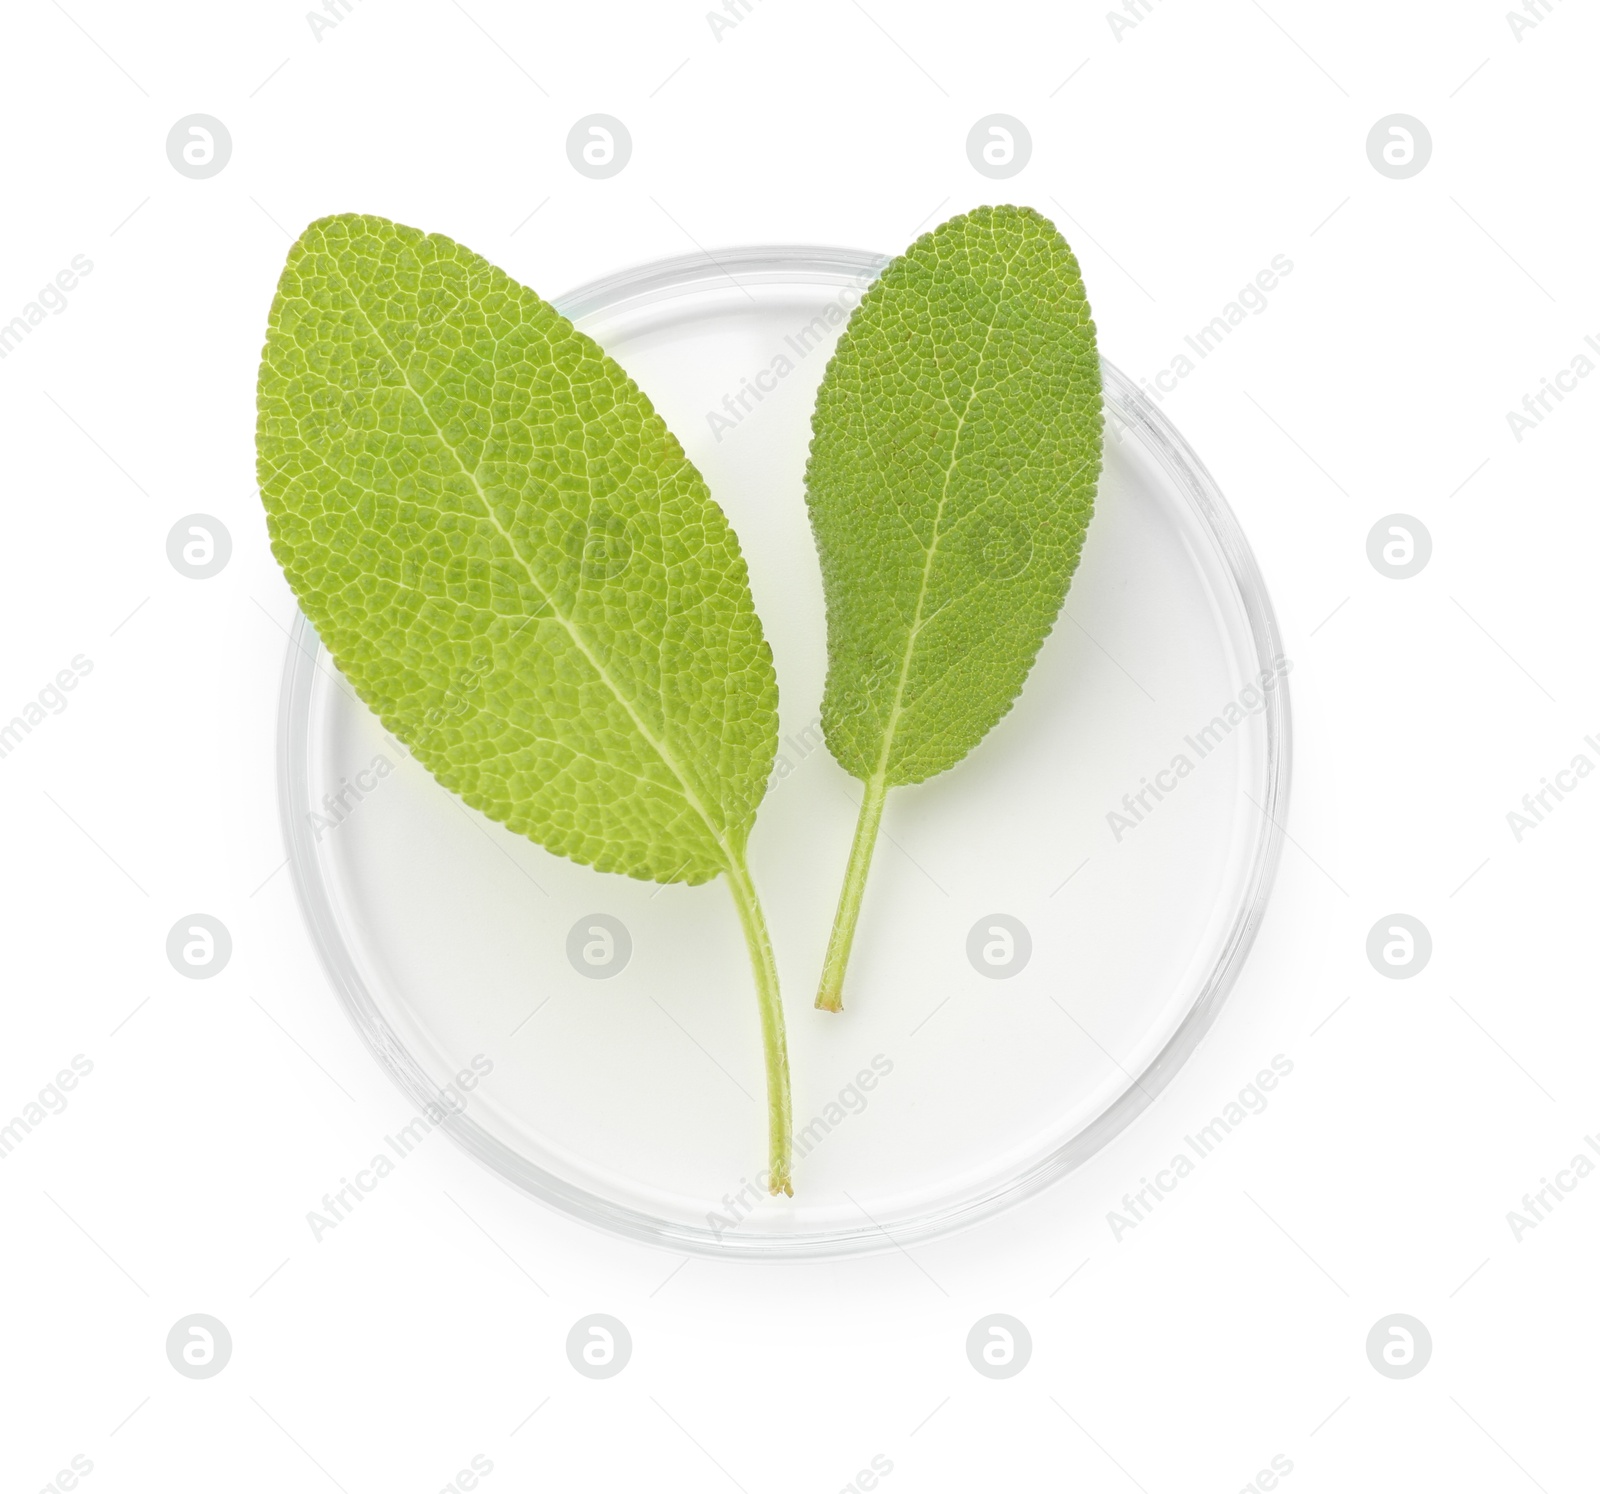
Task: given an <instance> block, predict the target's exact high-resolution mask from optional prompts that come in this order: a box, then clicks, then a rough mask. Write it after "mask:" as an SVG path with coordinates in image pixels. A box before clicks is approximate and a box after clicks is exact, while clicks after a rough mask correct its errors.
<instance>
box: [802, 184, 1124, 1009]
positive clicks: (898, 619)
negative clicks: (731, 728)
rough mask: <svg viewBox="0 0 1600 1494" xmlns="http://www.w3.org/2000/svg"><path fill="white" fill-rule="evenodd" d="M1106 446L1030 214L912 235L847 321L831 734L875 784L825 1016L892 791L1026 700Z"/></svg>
mask: <svg viewBox="0 0 1600 1494" xmlns="http://www.w3.org/2000/svg"><path fill="white" fill-rule="evenodd" d="M1100 455H1101V397H1100V364H1099V357H1098V354H1097V352H1096V348H1095V333H1094V323H1093V322H1092V321H1091V319H1090V315H1089V305H1088V301H1087V300H1086V298H1085V296H1084V290H1083V281H1082V277H1081V276H1080V274H1079V271H1078V263H1077V260H1076V259H1075V258H1074V257H1073V254H1072V251H1071V249H1069V248H1068V247H1067V243H1066V240H1065V239H1063V238H1062V237H1061V235H1060V233H1058V232H1057V230H1056V228H1055V226H1054V225H1053V224H1052V223H1050V221H1049V220H1048V219H1046V218H1044V217H1042V216H1041V215H1040V214H1038V213H1036V212H1034V211H1033V210H1032V209H1030V208H1021V207H993V208H988V207H985V208H978V209H976V210H974V211H973V212H971V213H966V214H963V215H962V216H960V217H957V218H952V219H950V220H949V221H948V222H947V223H943V224H941V225H940V226H939V227H938V228H936V229H934V230H933V232H931V233H928V234H924V235H923V237H922V238H920V239H918V240H917V242H916V243H915V244H913V245H912V246H911V248H910V249H909V250H907V251H906V253H905V254H903V255H901V256H900V257H899V258H898V259H896V260H894V261H893V262H892V263H891V264H890V265H889V266H888V268H887V269H886V270H885V271H884V273H883V275H882V276H881V277H880V278H879V280H878V281H877V282H876V283H875V284H874V285H873V287H872V288H871V290H869V291H868V292H867V294H866V296H865V297H864V298H863V300H862V302H861V304H860V306H859V307H857V309H856V312H855V314H854V315H853V316H852V317H851V319H850V324H849V326H848V327H846V329H845V332H844V335H843V337H842V338H841V339H840V342H839V346H838V348H837V350H836V351H835V353H834V356H833V359H832V361H831V362H830V363H829V365H828V370H827V373H826V375H825V376H824V378H823V381H822V388H821V390H820V392H819V393H818V396H817V405H816V411H815V414H814V416H813V420H812V441H811V457H810V461H809V463H808V465H807V468H806V495H807V503H808V506H809V508H810V514H811V524H812V530H813V532H814V534H815V536H816V542H817V550H818V554H819V556H820V558H821V563H822V580H823V589H824V592H825V594H826V597H827V605H828V679H827V686H826V690H825V693H824V696H823V704H822V721H823V729H824V731H825V733H826V735H827V741H828V746H829V748H830V749H831V751H832V752H833V755H834V756H835V757H836V758H837V759H838V761H839V763H840V764H841V765H842V766H843V767H844V768H845V769H846V770H847V771H848V772H850V773H851V774H853V775H854V776H855V777H857V778H859V779H860V780H861V781H862V783H863V784H864V785H865V794H864V796H863V802H862V813H861V821H860V823H859V824H858V827H857V834H856V843H855V846H854V848H853V849H852V853H851V859H850V865H849V867H848V868H847V871H846V878H845V888H844V892H843V894H842V896H841V899H840V908H839V917H838V919H837V920H836V922H835V926H834V937H833V941H832V943H831V944H830V946H829V953H828V963H827V967H826V969H825V971H824V975H823V982H822V988H821V990H820V992H819V994H818V999H817V1000H818V1005H819V1006H824V1007H827V1008H828V1009H830V1010H837V1009H838V1006H839V1000H840V992H841V988H842V983H843V977H844V969H845V964H846V961H847V960H848V957H849V948H850V941H851V938H852V937H853V934H854V928H855V919H856V915H857V913H858V912H859V908H860V899H861V892H862V889H863V888H864V886H865V882H866V874H867V869H868V867H869V865H870V862H871V855H872V847H873V844H874V842H875V840H876V836H877V829H878V822H879V819H880V818H881V815H882V812H883V802H884V798H885V796H886V795H887V792H888V790H889V789H890V788H891V787H894V786H896V785H900V784H908V783H918V782H921V781H922V780H923V779H926V778H929V777H932V776H933V775H934V774H936V773H942V772H943V771H945V770H946V769H947V768H950V767H952V766H954V765H955V764H956V763H958V762H960V761H961V759H962V758H963V757H965V756H966V755H967V753H969V752H970V751H971V750H972V749H973V748H974V747H975V746H976V745H977V744H978V743H979V742H980V741H981V740H982V739H983V737H984V736H985V734H986V733H987V732H988V731H989V730H990V728H992V727H993V726H994V724H995V723H996V722H997V721H998V720H999V719H1000V718H1001V717H1002V716H1003V715H1005V713H1006V712H1007V711H1008V710H1010V708H1011V705H1012V702H1013V701H1014V700H1015V699H1016V697H1017V695H1018V693H1019V692H1020V691H1021V689H1022V686H1023V683H1024V681H1025V680H1026V679H1027V676H1028V671H1029V670H1030V669H1031V668H1032V667H1033V661H1034V659H1035V658H1036V657H1037V655H1038V652H1039V648H1040V645H1041V644H1042V643H1043V642H1044V639H1045V636H1046V635H1047V634H1048V633H1049V631H1050V629H1051V627H1052V626H1053V625H1054V623H1055V619H1056V616H1057V614H1058V613H1059V612H1060V610H1061V604H1062V601H1063V600H1064V599H1065V597H1066V593H1067V587H1068V585H1069V584H1070V582H1071V580H1072V573H1073V571H1074V569H1075V568H1076V566H1077V563H1078V556H1079V553H1080V552H1081V550H1082V547H1083V537H1084V531H1085V529H1086V528H1087V526H1088V523H1089V518H1090V515H1091V513H1092V512H1093V508H1094V494H1095V487H1096V484H1097V482H1098V480H1099V473H1100Z"/></svg>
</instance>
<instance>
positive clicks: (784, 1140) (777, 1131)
mask: <svg viewBox="0 0 1600 1494" xmlns="http://www.w3.org/2000/svg"><path fill="white" fill-rule="evenodd" d="M728 888H729V890H730V891H731V892H732V893H733V905H734V907H736V908H737V909H738V910H739V923H740V925H741V926H742V927H743V929H744V940H745V944H746V945H747V946H748V947H749V950H750V968H751V970H752V972H753V973H754V975H755V978H756V1002H757V1005H758V1006H759V1008H760V1011H761V1047H762V1050H763V1052H764V1053H765V1055H766V1062H767V1166H768V1174H767V1191H768V1192H769V1193H773V1194H778V1193H787V1194H790V1195H793V1193H794V1185H793V1181H792V1179H791V1177H790V1161H791V1150H792V1148H791V1136H792V1132H793V1129H794V1114H793V1105H792V1104H791V1101H790V1098H789V1049H788V1044H787V1042H786V1041H785V1039H784V1030H783V999H782V997H781V996H780V995H779V992H778V962H777V959H776V958H775V956H774V955H773V952H772V936H771V935H770V934H769V933H768V932H767V919H766V915H765V914H764V913H763V912H762V911H761V899H760V898H759V897H757V896H756V889H755V883H754V882H752V881H751V880H750V868H749V866H748V865H746V863H745V859H744V852H743V851H742V850H741V851H740V852H739V853H738V854H737V855H734V856H731V857H730V858H729V864H728Z"/></svg>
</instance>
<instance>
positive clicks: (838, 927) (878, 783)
mask: <svg viewBox="0 0 1600 1494" xmlns="http://www.w3.org/2000/svg"><path fill="white" fill-rule="evenodd" d="M865 787H866V792H865V793H863V794H862V796H861V813H860V814H859V815H858V816H857V818H856V834H855V839H854V840H853V841H852V842H851V843H850V860H849V862H848V863H847V864H846V866H845V869H844V886H843V887H841V888H840V889H839V909H838V912H836V913H835V914H834V916H833V933H832V934H831V935H829V937H828V957H827V959H826V960H824V961H823V965H822V980H821V981H820V982H819V984H818V986H817V1002H816V1004H817V1009H818V1010H819V1011H824V1012H837V1011H843V1010H844V973H845V969H846V967H847V966H848V965H849V963H850V947H851V945H852V944H854V943H855V937H856V920H857V919H859V918H860V916H861V896H862V894H863V893H864V892H865V891H866V889H867V872H868V871H869V870H870V869H871V867H872V852H873V849H874V847H875V846H876V845H877V843H878V826H879V825H880V824H881V823H882V821H883V803H884V800H885V799H887V798H888V796H889V786H888V784H886V783H885V782H884V780H883V776H882V775H881V774H880V775H879V776H878V777H876V778H874V779H873V780H872V781H871V782H870V783H868V784H867V785H866V786H865Z"/></svg>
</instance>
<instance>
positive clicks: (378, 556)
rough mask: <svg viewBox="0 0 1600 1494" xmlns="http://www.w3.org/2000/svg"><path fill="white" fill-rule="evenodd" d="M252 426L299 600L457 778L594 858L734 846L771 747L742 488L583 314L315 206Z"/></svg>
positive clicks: (647, 873)
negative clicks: (699, 457) (689, 452)
mask: <svg viewBox="0 0 1600 1494" xmlns="http://www.w3.org/2000/svg"><path fill="white" fill-rule="evenodd" d="M257 451H258V458H259V461H258V468H259V477H260V483H261V495H262V499H263V501H264V502H265V504H266V508H267V516H268V529H269V531H270V534H271V537H272V550H273V554H274V555H276V556H277V558H278V560H279V562H280V564H281V565H282V566H283V569H284V573H285V575H287V577H288V578H289V583H290V585H291V586H292V587H293V588H294V590H295V593H296V595H297V596H298V597H299V598H300V603H301V606H302V607H303V608H304V609H305V612H306V615H307V616H308V617H309V618H310V619H311V621H312V622H313V623H314V624H315V625H316V628H317V631H318V632H319V633H320V634H321V636H322V640H323V642H324V643H325V644H326V645H327V647H328V650H329V652H330V653H331V654H332V655H333V657H334V659H335V660H336V661H337V663H338V665H339V668H340V670H341V671H342V672H343V673H344V675H345V677H346V678H347V679H348V680H349V681H350V683H351V684H352V685H353V686H354V687H355V689H356V691H357V693H358V694H359V695H360V696H361V698H362V699H363V700H364V701H366V702H367V704H368V705H369V706H371V707H372V709H373V710H374V711H375V712H376V713H377V715H378V716H379V717H380V718H381V719H382V721H383V723H384V725H385V726H386V727H388V728H389V730H390V731H392V732H394V733H395V735H396V736H398V737H399V738H400V739H401V740H402V741H404V742H405V743H406V744H407V745H408V746H409V747H410V748H411V749H412V751H413V752H414V753H415V754H416V756H417V758H418V759H419V760H420V761H421V762H422V763H423V764H425V765H426V766H427V768H428V769H429V770H430V771H431V772H432V773H433V774H434V775H435V776H436V777H437V778H438V779H439V780H440V782H442V783H444V784H445V785H446V786H448V787H449V788H451V789H454V790H455V791H456V792H457V793H458V794H460V795H461V797H462V798H463V799H465V800H466V801H467V803H468V804H471V805H472V806H473V807H474V808H477V809H480V810H482V811H483V812H484V813H485V814H486V815H489V816H490V817H491V818H493V819H496V820H500V821H503V822H504V823H505V824H506V825H508V826H509V827H510V828H511V829H513V830H515V831H518V832H519V833H521V834H523V835H526V836H528V837H529V838H530V839H532V840H536V841H538V842H539V844H541V845H543V846H545V847H546V848H548V849H549V850H551V851H554V852H556V853H557V854H558V855H562V856H570V857H571V858H572V859H573V860H575V861H581V862H584V863H586V864H587V865H590V866H594V867H597V868H598V869H600V870H601V871H615V872H624V873H626V874H627V875H629V876H632V877H641V878H645V879H648V880H651V881H657V882H675V881H684V882H704V881H707V880H709V879H710V878H712V877H715V876H716V875H718V873H720V872H722V871H725V870H726V869H727V867H728V866H729V864H730V861H731V859H733V858H734V857H735V855H736V854H737V852H738V851H739V849H740V848H742V847H743V845H744V842H745V839H746V837H747V836H748V834H749V831H750V827H751V824H752V822H753V821H754V818H755V812H756V808H757V806H758V805H759V803H760V802H761V797H762V794H763V793H764V791H765V785H766V781H767V777H768V775H769V773H770V772H771V768H772V762H773V757H774V754H775V753H776V750H777V685H776V682H775V679H774V675H773V670H772V654H771V650H770V649H769V648H768V646H767V642H766V639H765V638H764V637H763V635H762V631H761V624H760V622H759V620H758V619H757V617H756V613H755V606H754V604H753V602H752V601H751V597H750V587H749V582H748V579H747V576H746V571H745V563H744V558H743V556H742V555H741V554H740V552H739V544H738V541H737V540H736V539H735V537H734V535H733V531H732V530H731V529H730V528H729V527H728V521H727V519H726V517H725V516H724V515H723V513H722V510H721V509H720V508H718V507H717V505H716V504H715V503H714V502H713V501H712V499H711V495H710V493H709V492H708V491H707V489H706V485H705V482H704V480H703V479H702V478H701V476H700V474H699V473H698V472H697V471H696V470H695V468H694V467H693V466H692V465H691V464H690V462H689V460H688V458H687V457H686V456H685V455H684V453H683V449H682V447H680V446H679V444H678V442H677V440H676V438H675V437H674V436H673V435H672V433H671V432H670V431H669V430H668V429H667V427H666V425H665V423H664V422H663V421H662V419H661V417H660V416H659V415H657V414H656V412H655V410H654V408H653V407H652V406H651V404H650V401H649V400H648V399H647V398H646V397H645V395H644V394H643V392H642V391H641V390H640V389H639V387H638V386H637V385H636V384H635V383H634V382H633V381H632V380H631V379H630V378H629V377H628V376H627V375H626V374H625V373H624V372H623V371H622V369H621V368H620V367H618V365H617V364H616V363H615V362H614V361H613V360H612V359H610V358H608V357H607V356H606V354H605V353H604V352H603V351H602V350H601V349H600V348H599V347H598V346H597V345H596V344H595V343H594V342H593V341H592V340H591V339H590V338H588V337H585V336H584V335H583V334H582V333H581V332H579V331H578V330H577V329H576V328H575V327H574V326H573V325H572V323H571V322H569V321H567V320H566V318H565V317H563V316H561V315H560V314H559V313H557V312H556V311H555V310H554V309H553V308H552V307H551V306H549V305H548V304H547V303H546V302H544V301H542V300H540V299H539V297H538V296H536V295H535V294H534V293H533V292H532V291H531V290H529V289H527V288H526V287H525V286H522V285H519V284H517V282H516V281H514V280H512V279H511V278H510V277H509V276H507V275H506V274H505V273H504V272H503V271H501V270H499V269H496V268H495V267H494V266H493V265H491V264H489V263H488V262H487V261H486V260H483V259H481V258H479V257H478V256H477V255H476V254H473V253H472V252H471V251H470V250H467V249H464V248H463V247H462V246H461V245H459V244H457V243H455V242H453V241H452V240H450V239H447V238H444V237H443V236H441V235H439V234H423V233H420V232H418V231H417V230H416V229H412V228H404V227H401V226H400V225H399V224H395V223H390V222H387V221H386V220H384V219H382V218H371V217H357V216H341V217H336V218H325V219H322V220H321V221H320V222H317V223H313V224H312V225H311V226H310V227H309V228H308V229H307V230H306V231H305V233H304V234H302V235H301V237H300V239H299V241H298V242H297V243H296V244H295V245H294V247H293V248H292V249H291V250H290V251H289V260H288V263H287V265H286V266H285V267H284V271H283V277H282V279H281V280H280V282H279V285H278V294H277V297H276V299H275V300H274V302H273V305H272V314H271V317H270V319H269V322H268V328H267V343H266V349H265V352H264V353H263V355H262V362H261V382H260V390H259V423H258V426H257Z"/></svg>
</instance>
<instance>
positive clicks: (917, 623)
mask: <svg viewBox="0 0 1600 1494" xmlns="http://www.w3.org/2000/svg"><path fill="white" fill-rule="evenodd" d="M1010 276H1011V261H1010V260H1007V261H1006V262H1005V265H1004V267H1003V268H1002V269H1001V271H1000V288H999V290H998V291H996V293H995V310H996V315H995V316H994V317H991V318H990V320H989V323H988V325H987V326H985V327H984V329H983V346H982V347H980V348H979V349H978V360H977V362H976V364H975V365H974V366H973V370H972V384H971V387H970V388H969V389H968V390H967V401H966V404H965V405H963V406H962V409H961V414H960V416H959V417H958V418H957V420H956V429H955V435H954V437H953V438H952V439H951V442H950V460H949V462H948V464H947V465H946V466H945V469H944V482H943V483H942V484H941V486H940V489H939V504H938V507H937V508H936V509H935V510H934V514H933V537H932V539H931V540H930V542H929V544H928V548H927V554H926V556H925V558H924V560H923V564H922V581H921V584H920V585H919V586H918V588H917V605H916V610H915V612H914V613H913V615H912V620H911V628H910V630H909V631H908V632H907V634H906V647H905V653H904V654H903V655H902V657H901V660H900V678H899V681H898V682H897V683H896V685H895V692H894V702H893V704H892V705H891V706H890V709H889V719H888V721H887V722H886V723H885V725H884V729H883V747H882V749H881V750H880V751H879V753H878V766H877V769H876V771H875V772H874V773H873V783H874V784H876V785H878V786H879V787H881V786H882V785H883V783H884V781H885V779H886V777H887V775H888V771H889V754H890V752H892V751H893V750H894V737H895V733H896V732H897V731H898V730H899V728H900V718H901V716H902V715H903V714H904V702H905V693H906V684H907V682H908V681H909V680H910V678H911V659H912V656H913V655H914V654H915V653H916V651H917V636H918V635H919V634H920V633H921V632H922V626H923V619H922V609H923V607H924V606H925V605H926V603H927V599H928V582H929V580H930V578H931V577H932V575H933V563H934V561H935V560H936V559H937V558H938V554H939V541H940V539H941V538H942V537H943V536H942V535H941V533H940V527H939V526H940V525H941V524H942V523H943V521H944V510H945V504H946V502H947V501H948V500H949V497H950V479H951V476H952V475H953V474H954V472H955V470H956V464H957V462H958V461H959V460H960V453H961V433H962V431H963V429H964V428H965V427H966V423H967V416H968V415H970V414H971V413H972V404H973V401H974V400H975V399H977V397H978V385H979V383H980V381H981V379H982V376H983V360H984V358H985V356H986V355H987V354H988V351H989V343H990V341H991V340H992V339H993V336H994V324H995V321H996V320H997V319H998V313H999V303H1000V300H1001V298H1002V297H1003V296H1004V295H1005V287H1006V281H1007V280H1008V279H1009V278H1010Z"/></svg>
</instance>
